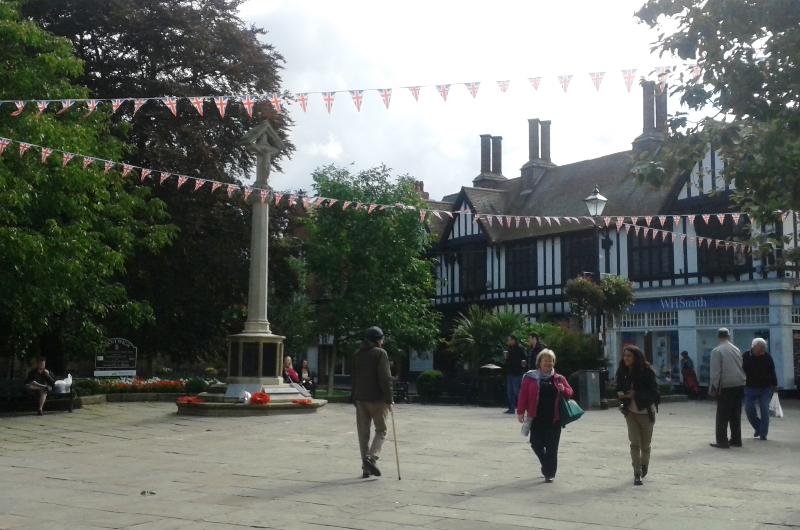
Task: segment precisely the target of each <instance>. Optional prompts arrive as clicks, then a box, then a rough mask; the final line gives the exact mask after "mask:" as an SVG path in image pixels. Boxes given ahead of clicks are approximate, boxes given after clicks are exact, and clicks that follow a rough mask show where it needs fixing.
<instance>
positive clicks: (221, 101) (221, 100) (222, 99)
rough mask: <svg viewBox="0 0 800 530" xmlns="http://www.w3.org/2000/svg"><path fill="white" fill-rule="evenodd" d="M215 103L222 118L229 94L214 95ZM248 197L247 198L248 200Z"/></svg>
mask: <svg viewBox="0 0 800 530" xmlns="http://www.w3.org/2000/svg"><path fill="white" fill-rule="evenodd" d="M214 105H216V106H217V110H218V111H219V116H220V117H221V118H224V117H225V107H227V106H228V96H214ZM246 200H247V199H245V201H246Z"/></svg>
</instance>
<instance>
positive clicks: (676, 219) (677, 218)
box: [672, 215, 681, 228]
mask: <svg viewBox="0 0 800 530" xmlns="http://www.w3.org/2000/svg"><path fill="white" fill-rule="evenodd" d="M679 224H681V216H680V215H673V216H672V226H673V227H676V228H677V226H678V225H679Z"/></svg>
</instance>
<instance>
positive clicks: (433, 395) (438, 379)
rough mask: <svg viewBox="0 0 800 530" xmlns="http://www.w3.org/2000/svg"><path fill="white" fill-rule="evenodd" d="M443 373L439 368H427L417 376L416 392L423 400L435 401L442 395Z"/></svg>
mask: <svg viewBox="0 0 800 530" xmlns="http://www.w3.org/2000/svg"><path fill="white" fill-rule="evenodd" d="M443 383H444V374H443V373H442V372H440V371H439V370H428V371H427V372H422V373H421V374H419V376H418V377H417V394H419V397H420V398H421V399H422V400H423V401H436V400H437V399H439V397H440V396H441V395H442V386H443Z"/></svg>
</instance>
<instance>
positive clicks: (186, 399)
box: [178, 396, 206, 403]
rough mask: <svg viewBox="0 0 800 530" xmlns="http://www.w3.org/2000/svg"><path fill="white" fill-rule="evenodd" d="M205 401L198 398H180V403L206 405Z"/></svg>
mask: <svg viewBox="0 0 800 530" xmlns="http://www.w3.org/2000/svg"><path fill="white" fill-rule="evenodd" d="M205 402H206V400H205V399H200V398H199V397H197V396H186V397H179V398H178V403H205Z"/></svg>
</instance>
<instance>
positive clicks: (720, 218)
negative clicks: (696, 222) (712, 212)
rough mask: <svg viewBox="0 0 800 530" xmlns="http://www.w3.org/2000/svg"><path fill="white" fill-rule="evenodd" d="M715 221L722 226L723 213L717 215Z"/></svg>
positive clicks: (723, 220)
mask: <svg viewBox="0 0 800 530" xmlns="http://www.w3.org/2000/svg"><path fill="white" fill-rule="evenodd" d="M717 220H718V221H719V224H723V223H724V222H725V214H724V213H719V214H717Z"/></svg>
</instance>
